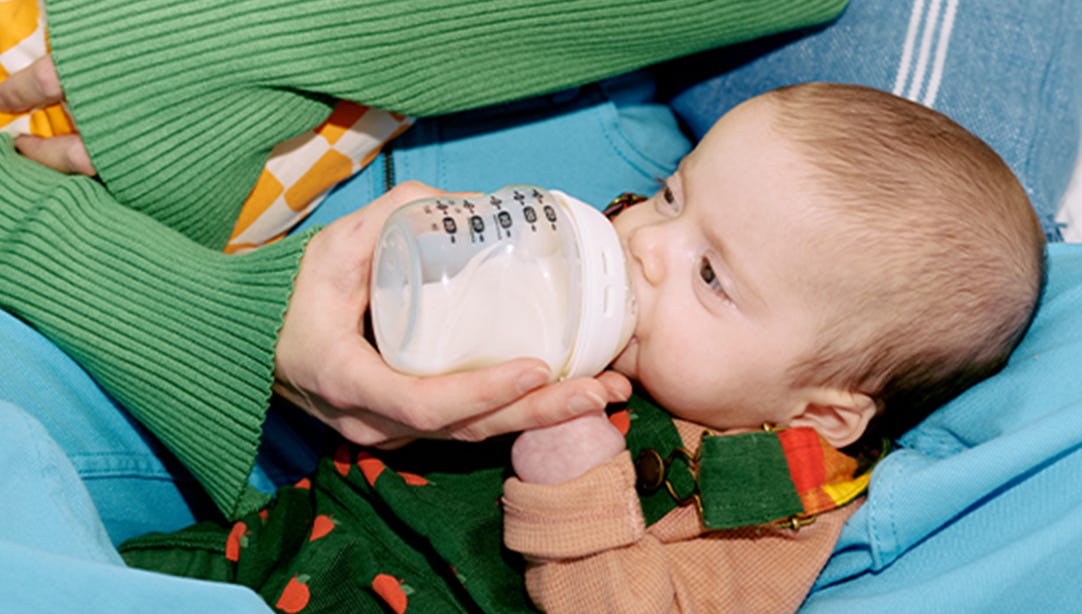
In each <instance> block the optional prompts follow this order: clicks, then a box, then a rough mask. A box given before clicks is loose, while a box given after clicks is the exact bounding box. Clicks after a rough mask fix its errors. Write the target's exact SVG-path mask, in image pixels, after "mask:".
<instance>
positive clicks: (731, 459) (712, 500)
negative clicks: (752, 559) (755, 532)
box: [627, 395, 881, 530]
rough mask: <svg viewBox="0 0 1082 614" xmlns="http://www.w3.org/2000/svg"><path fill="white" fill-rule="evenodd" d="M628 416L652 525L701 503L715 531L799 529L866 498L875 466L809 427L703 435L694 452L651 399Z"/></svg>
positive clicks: (632, 405) (640, 401) (636, 402)
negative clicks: (759, 527)
mask: <svg viewBox="0 0 1082 614" xmlns="http://www.w3.org/2000/svg"><path fill="white" fill-rule="evenodd" d="M628 412H629V414H628V417H629V423H630V426H629V429H628V433H627V444H628V449H629V450H630V451H631V454H632V457H633V458H634V459H635V472H636V475H637V478H638V483H637V488H638V491H639V500H640V502H641V504H642V510H643V515H644V516H645V519H646V522H647V524H648V525H649V524H653V523H655V522H657V521H658V520H660V519H661V518H662V517H663V516H665V514H667V513H669V512H670V511H672V510H673V509H674V508H676V507H677V506H684V505H691V504H694V505H696V506H697V507H698V509H699V513H700V515H701V517H702V522H703V525H704V526H705V527H706V528H708V529H711V530H717V529H732V528H737V527H746V526H755V525H762V524H781V525H784V526H789V527H791V528H793V529H796V528H799V527H800V526H802V525H804V524H808V523H809V522H812V521H813V520H814V518H815V516H816V515H817V514H820V513H822V512H825V511H828V510H832V509H835V508H838V507H841V506H843V505H845V504H847V503H849V502H851V501H853V500H855V499H856V498H858V497H860V496H861V495H862V494H864V492H865V491H866V490H867V487H868V481H869V479H870V477H871V469H872V466H873V465H874V463H868V462H864V461H862V460H858V459H857V458H854V457H852V456H848V455H846V454H843V453H842V452H839V451H838V450H836V449H835V448H833V447H832V446H831V445H830V444H828V443H827V442H826V441H825V440H823V439H822V437H820V436H819V434H818V433H817V432H816V431H815V429H812V428H809V427H793V428H787V429H782V430H763V431H755V432H748V433H740V434H736V435H712V434H710V433H709V431H705V430H704V432H703V435H702V439H701V441H700V446H699V449H698V450H697V451H696V452H692V451H690V450H688V449H686V448H685V447H684V445H683V442H682V441H681V439H680V435H679V433H678V432H677V430H676V426H675V425H674V424H673V421H672V417H671V416H670V415H669V414H668V413H666V412H665V411H664V410H662V409H661V408H659V407H658V406H657V405H656V404H654V403H653V402H652V401H650V400H649V399H647V398H645V397H642V396H639V395H635V396H633V397H632V399H631V400H630V401H629V402H628ZM880 456H881V455H880Z"/></svg>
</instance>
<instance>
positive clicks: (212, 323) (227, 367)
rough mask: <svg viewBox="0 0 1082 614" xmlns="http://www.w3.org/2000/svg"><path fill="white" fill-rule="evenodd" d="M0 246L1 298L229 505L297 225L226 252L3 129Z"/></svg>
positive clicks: (257, 424) (287, 281) (235, 496)
mask: <svg viewBox="0 0 1082 614" xmlns="http://www.w3.org/2000/svg"><path fill="white" fill-rule="evenodd" d="M0 245H2V246H3V249H0V307H3V308H4V309H6V310H8V311H10V312H12V313H14V314H15V315H18V316H19V317H21V318H22V319H24V320H26V321H27V322H29V323H30V324H31V325H33V326H34V327H35V328H37V329H38V330H40V331H41V332H42V333H43V334H45V335H46V336H48V337H49V338H50V339H51V340H53V341H54V342H55V343H56V344H57V345H58V346H60V347H61V348H62V349H64V350H65V351H66V352H68V353H69V354H70V355H72V356H73V357H74V358H75V359H76V360H77V361H78V362H79V363H80V364H81V365H82V366H83V367H84V368H86V369H87V371H88V372H89V373H90V374H91V375H92V376H93V377H94V378H95V379H96V380H97V381H98V382H99V383H101V384H102V386H103V387H104V388H105V389H106V390H107V391H108V392H109V393H110V394H111V395H113V396H114V397H115V398H117V400H118V401H120V402H121V403H122V404H123V405H124V406H125V407H127V408H128V409H129V410H130V411H131V412H132V413H133V414H134V415H135V416H136V417H137V418H138V419H139V420H140V421H141V422H143V423H144V424H145V425H147V426H148V427H149V428H150V429H151V430H152V431H153V432H154V433H155V434H156V435H157V436H158V437H159V438H160V439H161V440H162V441H163V442H164V443H165V444H166V445H167V446H168V447H169V448H170V449H171V450H172V451H173V452H174V453H175V454H176V455H177V456H178V457H179V458H180V460H181V461H182V462H184V463H185V465H187V466H188V467H189V469H191V471H192V472H193V474H194V475H195V476H196V477H197V478H198V479H199V480H200V481H201V482H202V483H203V484H204V486H205V487H206V488H207V490H208V492H210V494H211V496H212V497H213V498H214V500H215V502H216V503H218V505H219V506H220V507H221V508H222V509H223V510H224V511H225V512H226V513H227V514H230V513H233V512H234V511H236V510H237V508H238V506H239V505H241V498H242V495H243V494H244V492H245V483H246V479H247V476H248V473H249V472H250V470H251V467H252V464H253V462H254V459H255V452H256V447H257V445H258V442H259V439H260V433H261V428H262V420H263V416H264V413H265V411H266V406H267V400H268V398H269V396H270V388H271V384H272V373H273V368H274V346H275V343H276V341H277V331H278V328H279V327H280V325H281V321H282V315H283V313H284V311H285V309H286V305H287V302H288V299H289V294H290V292H291V290H292V280H293V277H294V275H295V274H296V270H297V267H298V260H299V258H300V255H301V253H302V250H303V237H298V238H297V239H296V240H292V241H288V242H284V243H279V244H277V245H275V246H272V247H270V248H267V249H266V250H260V251H259V252H256V253H254V254H252V255H250V256H243V257H238V256H225V255H223V254H220V253H217V252H215V251H213V250H210V249H207V248H203V247H201V246H198V245H196V244H194V243H193V242H191V241H190V240H188V239H186V238H184V237H183V236H181V235H179V234H177V233H175V232H172V231H170V230H168V229H167V228H165V227H163V226H162V225H161V224H159V223H157V222H155V221H153V220H150V219H149V218H147V217H146V216H143V215H141V214H139V213H136V212H134V211H131V210H129V209H127V208H125V207H123V206H120V205H118V204H117V203H116V202H115V201H114V200H112V198H111V197H110V195H109V194H108V192H107V191H106V190H105V189H104V188H102V187H101V185H99V184H98V183H96V182H95V181H93V180H91V179H88V178H85V177H72V176H64V175H61V174H59V173H55V172H53V171H50V170H48V169H45V168H44V167H40V166H38V165H36V164H34V163H32V162H30V161H28V160H25V159H22V158H20V157H19V156H17V155H16V154H15V153H14V152H13V150H12V148H11V142H10V139H9V138H7V137H2V138H0Z"/></svg>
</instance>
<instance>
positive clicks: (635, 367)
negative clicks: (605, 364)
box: [609, 336, 639, 381]
mask: <svg viewBox="0 0 1082 614" xmlns="http://www.w3.org/2000/svg"><path fill="white" fill-rule="evenodd" d="M609 368H610V369H612V370H613V371H616V372H617V373H619V374H621V375H624V376H626V377H627V378H628V379H630V380H632V381H638V379H639V339H638V337H635V336H632V337H631V341H628V343H627V345H625V346H624V349H623V350H621V351H620V353H619V354H617V355H616V358H615V359H613V361H612V362H611V363H609Z"/></svg>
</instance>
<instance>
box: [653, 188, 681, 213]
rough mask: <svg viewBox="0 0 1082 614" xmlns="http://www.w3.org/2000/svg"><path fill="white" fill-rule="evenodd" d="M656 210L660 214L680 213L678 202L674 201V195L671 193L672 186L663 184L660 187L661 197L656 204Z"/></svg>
mask: <svg viewBox="0 0 1082 614" xmlns="http://www.w3.org/2000/svg"><path fill="white" fill-rule="evenodd" d="M657 208H658V211H659V212H660V213H661V214H662V215H675V214H677V213H680V204H679V203H677V202H676V196H675V195H673V191H672V188H670V187H669V186H668V184H666V185H665V187H664V188H662V189H661V198H660V199H659V202H658V204H657Z"/></svg>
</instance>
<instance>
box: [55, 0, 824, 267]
mask: <svg viewBox="0 0 1082 614" xmlns="http://www.w3.org/2000/svg"><path fill="white" fill-rule="evenodd" d="M845 4H846V0H574V1H570V0H304V1H303V2H298V1H296V0H205V1H202V2H188V1H183V0H95V1H94V2H86V1H85V0H46V2H45V5H46V19H47V23H48V28H49V35H50V40H51V44H52V49H53V57H54V59H55V60H56V63H57V68H58V70H59V72H60V75H61V81H62V83H63V85H64V88H65V90H66V92H67V95H68V101H69V104H70V106H71V110H72V114H73V116H74V118H75V121H76V124H77V126H78V127H79V129H80V131H81V132H82V133H83V136H84V138H85V140H86V143H87V148H88V150H89V152H90V155H91V158H92V159H93V161H94V164H95V165H96V167H97V168H98V170H99V172H100V174H101V177H102V178H103V179H104V181H105V183H106V185H108V186H109V189H110V190H111V191H112V192H113V193H114V194H115V195H116V197H117V199H118V200H119V201H120V202H122V203H124V204H127V205H129V206H132V207H135V208H137V209H139V210H142V211H145V212H147V213H149V214H150V215H152V216H154V217H155V218H157V219H159V220H162V221H164V222H165V223H167V224H169V225H170V226H173V227H175V228H177V229H179V230H180V231H181V232H183V233H185V234H187V235H189V236H190V237H192V238H194V239H195V240H197V241H199V242H201V243H204V244H207V245H211V246H215V247H221V246H222V245H224V243H225V241H226V240H227V235H228V234H229V230H230V228H232V224H231V223H223V222H222V220H223V219H225V220H229V221H230V222H231V221H232V220H233V219H235V217H236V212H237V209H238V208H239V206H240V204H241V202H242V200H243V198H244V196H246V195H247V193H248V191H249V190H250V189H251V187H252V185H254V183H255V180H256V178H257V177H258V174H259V171H260V169H261V168H262V166H263V163H264V161H265V160H266V157H267V155H268V153H269V152H270V149H271V148H272V147H273V146H274V145H276V144H277V143H279V142H281V141H284V140H286V139H287V138H288V137H290V136H293V135H295V134H299V133H300V132H303V131H304V130H307V129H310V128H312V127H313V126H315V125H316V124H318V123H319V122H320V121H321V120H322V119H323V118H324V117H326V115H327V113H328V112H329V110H330V108H331V105H332V104H333V99H336V98H345V99H349V100H354V101H357V102H360V103H364V104H368V105H371V106H375V107H378V108H384V109H389V110H392V111H397V112H401V113H406V114H411V115H425V114H433V113H442V112H448V111H453V110H459V109H464V108H471V107H479V106H483V105H486V104H491V103H496V102H501V101H506V100H510V99H515V98H522V97H526V96H531V95H536V94H540V93H544V92H549V91H555V90H558V89H562V88H566V87H569V86H572V85H577V84H581V83H584V82H588V81H592V80H596V79H599V78H603V77H606V76H611V75H614V74H617V73H621V72H625V71H627V70H631V69H634V68H639V67H642V66H645V65H648V64H651V63H655V62H659V61H662V60H666V59H670V58H673V57H677V56H680V55H684V54H689V53H692V52H695V51H699V50H703V49H707V48H711V47H716V46H720V45H725V44H729V43H734V42H739V41H744V40H748V39H751V38H754V37H757V36H761V35H765V34H771V33H775V32H779V31H782V30H786V29H791V28H795V27H799V26H805V25H809V24H812V23H817V22H822V21H825V20H827V19H830V18H832V17H834V16H835V15H837V14H838V13H839V12H840V11H841V10H842V8H843V7H844V6H845ZM223 203H225V205H226V206H223Z"/></svg>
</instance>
